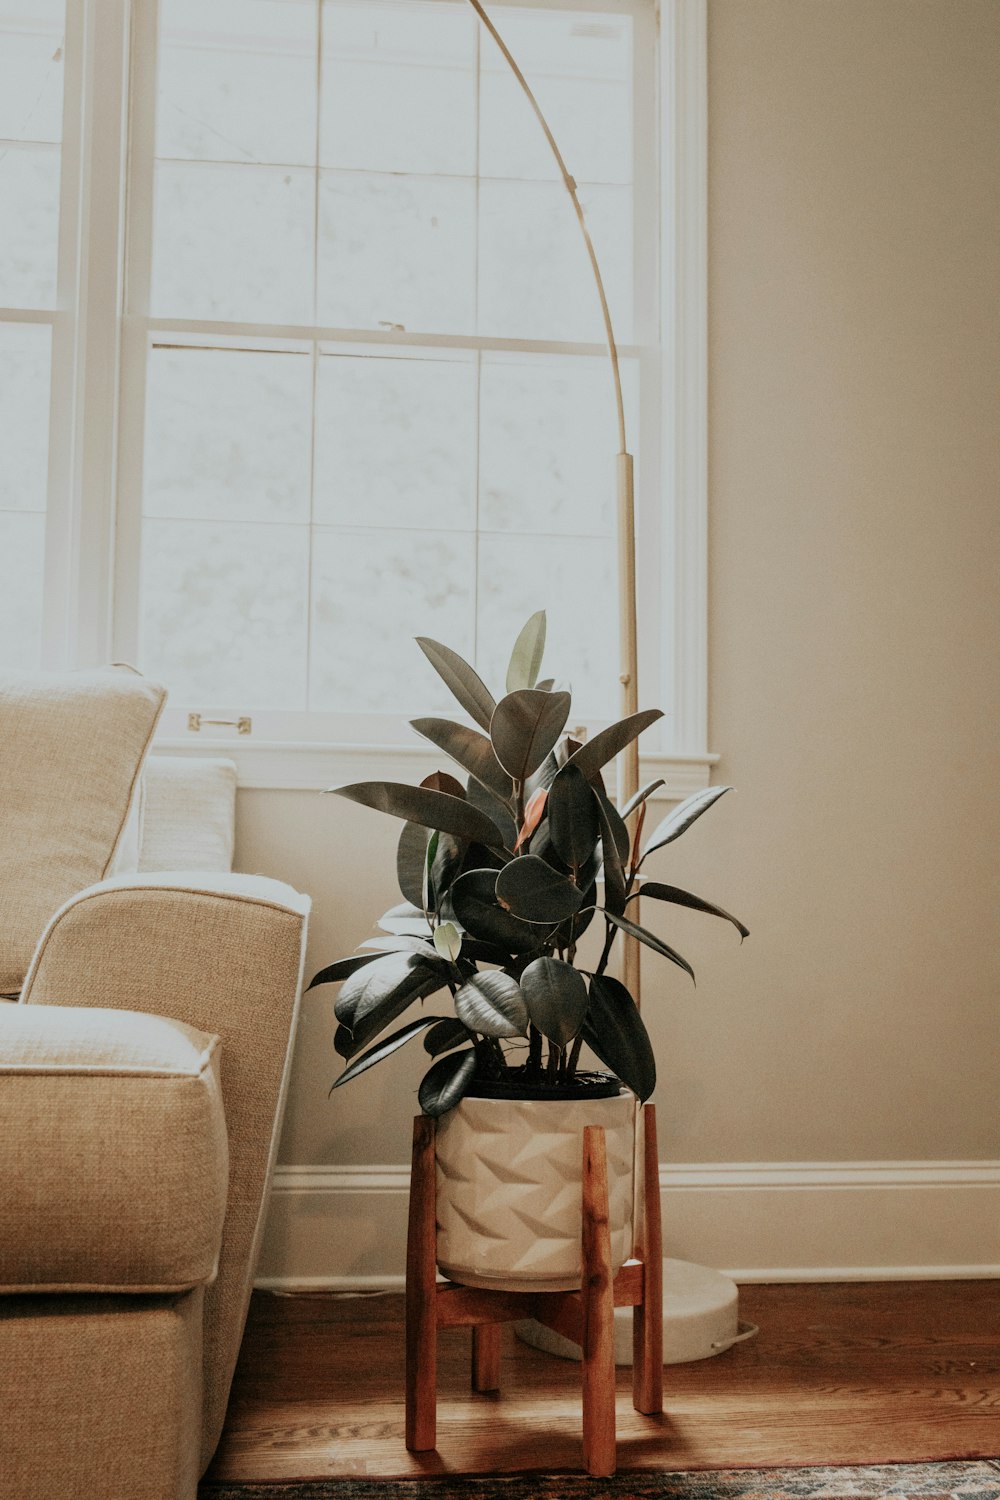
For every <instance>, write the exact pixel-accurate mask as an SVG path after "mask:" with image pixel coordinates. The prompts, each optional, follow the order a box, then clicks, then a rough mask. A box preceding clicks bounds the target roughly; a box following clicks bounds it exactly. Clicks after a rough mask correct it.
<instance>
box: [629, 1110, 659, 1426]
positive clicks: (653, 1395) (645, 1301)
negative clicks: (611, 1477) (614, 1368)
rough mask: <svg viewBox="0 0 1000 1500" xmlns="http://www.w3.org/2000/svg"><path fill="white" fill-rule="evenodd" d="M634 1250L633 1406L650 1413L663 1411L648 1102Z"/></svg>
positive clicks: (654, 1168)
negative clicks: (638, 1275)
mask: <svg viewBox="0 0 1000 1500" xmlns="http://www.w3.org/2000/svg"><path fill="white" fill-rule="evenodd" d="M635 1255H636V1259H637V1260H641V1261H642V1263H643V1293H642V1302H641V1303H640V1304H639V1305H638V1306H637V1307H636V1308H635V1309H634V1310H633V1313H632V1405H633V1406H634V1407H635V1409H636V1411H641V1412H644V1413H645V1414H647V1415H652V1414H653V1413H654V1412H660V1411H662V1410H663V1236H662V1229H661V1225H660V1163H659V1153H658V1151H657V1148H656V1111H655V1109H654V1107H653V1105H652V1104H646V1105H644V1106H643V1110H642V1213H641V1227H640V1229H639V1234H638V1238H637V1242H636V1250H635Z"/></svg>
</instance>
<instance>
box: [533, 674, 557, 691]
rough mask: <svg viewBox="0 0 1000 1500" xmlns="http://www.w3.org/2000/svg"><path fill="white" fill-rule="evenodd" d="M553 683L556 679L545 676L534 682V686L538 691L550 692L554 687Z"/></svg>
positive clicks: (554, 683)
mask: <svg viewBox="0 0 1000 1500" xmlns="http://www.w3.org/2000/svg"><path fill="white" fill-rule="evenodd" d="M555 685H556V680H555V678H554V677H545V678H543V679H542V681H541V682H536V683H535V687H536V688H537V689H538V691H539V692H540V693H551V691H552V689H553V688H554V687H555Z"/></svg>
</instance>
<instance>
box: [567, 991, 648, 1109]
mask: <svg viewBox="0 0 1000 1500" xmlns="http://www.w3.org/2000/svg"><path fill="white" fill-rule="evenodd" d="M583 1039H584V1041H585V1042H586V1043H587V1046H588V1047H589V1048H590V1050H591V1051H592V1052H594V1053H596V1055H597V1056H598V1057H599V1058H600V1059H601V1062H602V1063H604V1065H605V1067H608V1068H610V1069H611V1071H612V1073H614V1074H615V1076H616V1077H617V1078H620V1079H621V1081H622V1083H624V1084H625V1085H626V1087H628V1088H630V1089H631V1090H632V1092H633V1094H638V1096H639V1099H640V1100H641V1102H642V1103H645V1101H646V1100H647V1099H648V1098H649V1096H650V1094H651V1093H652V1092H653V1089H654V1088H655V1087H656V1059H655V1058H654V1057H653V1049H652V1047H651V1045H650V1041H649V1034H648V1032H647V1031H646V1027H645V1025H644V1023H643V1019H642V1017H641V1016H640V1014H639V1011H638V1008H637V1007H636V1003H635V1001H634V1000H633V999H632V996H631V995H630V994H629V992H628V990H627V989H626V988H625V986H624V985H623V984H620V983H619V981H618V980H617V979H612V978H611V977H610V975H608V974H603V975H597V974H595V975H593V976H592V978H591V981H590V1004H589V1007H588V1009H587V1019H586V1022H585V1024H584V1027H583Z"/></svg>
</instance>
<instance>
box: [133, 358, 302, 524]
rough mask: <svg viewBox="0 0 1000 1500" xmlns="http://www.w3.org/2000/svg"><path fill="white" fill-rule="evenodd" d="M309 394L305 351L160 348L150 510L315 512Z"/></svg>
mask: <svg viewBox="0 0 1000 1500" xmlns="http://www.w3.org/2000/svg"><path fill="white" fill-rule="evenodd" d="M311 402H312V360H311V358H310V357H309V356H308V355H306V354H262V353H259V352H256V351H244V350H228V349H197V348H195V349H154V350H153V351H152V354H151V357H150V362H149V385H148V389H147V408H146V410H147V417H146V451H145V485H144V504H143V509H144V513H145V514H146V515H148V516H176V517H187V518H190V519H201V520H218V521H221V520H226V521H237V520H240V521H301V522H307V521H308V520H309V466H310V449H311V426H312V424H311V420H310V407H311Z"/></svg>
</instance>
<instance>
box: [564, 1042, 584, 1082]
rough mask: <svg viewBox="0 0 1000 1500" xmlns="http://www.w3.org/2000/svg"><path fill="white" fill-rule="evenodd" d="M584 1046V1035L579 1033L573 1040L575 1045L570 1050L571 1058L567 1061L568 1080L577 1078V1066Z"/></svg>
mask: <svg viewBox="0 0 1000 1500" xmlns="http://www.w3.org/2000/svg"><path fill="white" fill-rule="evenodd" d="M582 1046H583V1035H582V1033H580V1032H578V1033H577V1035H576V1036H575V1037H574V1038H573V1045H572V1047H571V1048H570V1050H569V1056H568V1057H567V1059H566V1077H567V1078H574V1077H575V1076H576V1068H577V1064H578V1063H579V1061H580V1048H581V1047H582Z"/></svg>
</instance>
